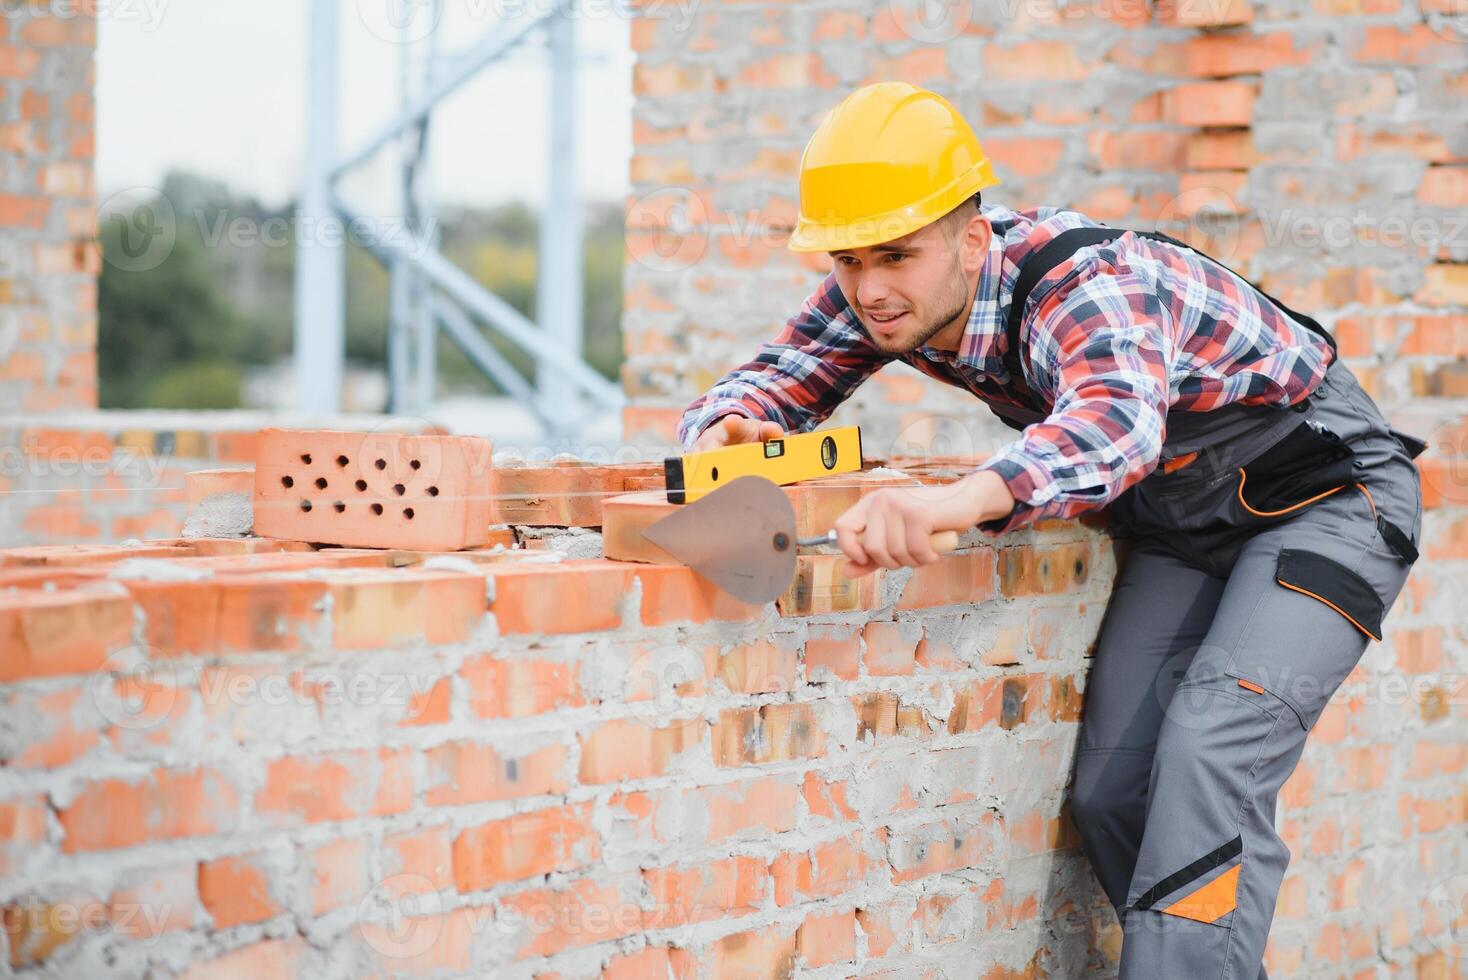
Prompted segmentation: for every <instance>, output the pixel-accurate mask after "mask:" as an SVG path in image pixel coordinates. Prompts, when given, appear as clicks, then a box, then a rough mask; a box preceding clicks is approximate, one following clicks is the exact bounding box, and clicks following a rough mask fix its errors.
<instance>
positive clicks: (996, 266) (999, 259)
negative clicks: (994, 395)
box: [916, 204, 1029, 381]
mask: <svg viewBox="0 0 1468 980" xmlns="http://www.w3.org/2000/svg"><path fill="white" fill-rule="evenodd" d="M981 211H982V213H983V215H984V216H985V217H986V218H988V219H989V224H990V227H991V228H992V229H993V232H994V233H993V234H992V235H991V236H990V237H989V254H988V255H986V256H985V257H984V266H983V268H982V269H981V270H980V271H979V286H978V289H977V290H975V292H974V304H973V307H972V308H971V309H970V310H969V314H968V324H967V325H966V326H965V327H964V329H963V336H962V337H960V338H959V341H958V351H957V352H956V353H955V352H950V351H946V350H939V349H937V348H935V347H930V346H928V345H927V344H924V345H922V346H920V347H918V348H917V350H916V353H920V354H922V355H923V356H924V357H926V358H928V359H929V360H933V361H952V360H955V359H956V360H959V361H962V362H963V363H964V364H966V365H967V366H969V367H971V368H973V369H974V370H975V371H978V372H980V373H982V374H985V375H989V376H991V377H994V378H996V379H998V380H1001V381H1002V380H1005V379H1007V378H1008V377H1009V371H1008V369H1007V368H1005V366H1004V354H1005V352H1006V351H1007V350H1008V349H1009V338H1008V335H1007V333H1006V327H1007V323H1008V314H1009V297H1010V296H1011V295H1013V293H1014V280H1015V273H1016V270H1017V268H1018V266H1017V265H1016V263H1015V262H1014V260H1013V259H1012V258H1010V250H1011V249H1012V248H1014V247H1015V245H1017V244H1019V243H1022V242H1023V241H1024V239H1025V236H1026V234H1027V233H1028V226H1029V222H1027V221H1025V220H1024V219H1023V218H1022V217H1021V216H1020V215H1019V214H1017V213H1015V212H1013V211H1011V210H1009V209H1008V208H1004V207H998V206H995V205H991V204H984V205H982V206H981Z"/></svg>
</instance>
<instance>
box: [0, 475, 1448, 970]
mask: <svg viewBox="0 0 1468 980" xmlns="http://www.w3.org/2000/svg"><path fill="white" fill-rule="evenodd" d="M886 462H887V463H888V465H889V466H891V465H896V466H901V467H903V468H905V469H907V470H909V471H910V472H912V473H914V474H915V475H917V476H918V478H919V479H922V480H923V481H924V482H936V483H943V482H947V481H949V480H952V479H954V478H956V476H957V472H956V471H957V470H959V469H962V465H958V464H963V465H968V466H971V465H972V461H962V460H949V461H947V462H946V463H922V462H920V461H916V460H906V461H899V460H895V459H894V460H887V461H886ZM950 464H953V465H950ZM654 469H655V468H654V467H650V466H642V467H641V468H640V469H639V468H637V467H630V468H629V467H585V466H580V467H578V466H575V465H573V464H569V463H566V464H555V465H545V466H540V467H527V468H521V469H518V470H517V471H515V472H514V473H511V471H509V470H501V471H498V472H497V473H496V475H495V480H496V482H497V486H498V491H497V492H499V493H509V492H513V493H514V494H515V499H514V500H513V501H510V500H501V501H499V505H500V507H501V512H500V513H499V515H498V516H499V517H505V516H507V515H509V514H513V515H514V516H515V519H516V520H523V521H525V522H527V523H529V524H534V523H537V522H543V523H547V524H550V523H575V524H594V523H596V522H600V524H601V525H602V529H603V531H604V535H605V541H606V544H607V550H608V553H611V552H612V550H613V547H614V546H615V547H616V548H618V549H622V548H625V547H627V543H626V541H627V540H630V538H629V536H628V535H626V534H625V533H621V532H619V530H618V527H617V526H616V525H617V524H618V522H626V521H635V520H636V519H637V515H636V514H634V513H632V512H633V511H634V510H636V509H637V506H644V507H645V506H649V505H653V504H655V500H654V499H653V498H656V497H658V496H660V494H659V492H658V491H656V490H653V491H647V492H642V493H639V494H634V495H626V496H621V495H619V494H620V491H621V490H622V489H625V488H627V487H630V486H635V485H640V484H639V482H638V481H645V480H647V479H650V476H649V474H650V473H652V471H653V470H654ZM893 479H896V478H895V477H891V476H887V475H883V474H878V473H869V474H863V475H862V476H861V477H859V478H850V479H848V478H831V480H829V481H820V482H818V483H814V484H805V485H802V486H800V487H797V488H792V489H791V491H790V492H791V494H792V503H793V504H794V505H795V506H796V507H797V511H798V513H799V514H801V515H804V516H803V518H802V519H803V520H805V521H806V522H807V523H811V524H812V525H814V524H815V523H819V522H820V521H822V520H828V519H829V514H830V513H832V512H836V511H839V510H842V509H844V508H845V507H846V506H849V504H850V502H851V494H852V493H853V492H860V488H861V486H862V485H865V486H866V487H867V488H870V487H875V486H880V485H884V484H885V483H886V482H890V481H891V480H893ZM853 487H856V490H855V491H854V490H853ZM588 488H603V489H604V490H605V492H606V493H607V494H609V495H612V496H608V498H607V502H606V503H605V506H604V507H603V508H602V511H601V513H600V515H598V514H596V513H595V508H594V507H592V508H588V505H587V503H586V499H585V498H584V496H582V495H581V494H584V493H585V492H587V490H588ZM564 493H576V494H578V495H577V496H575V497H574V498H567V499H574V500H575V501H576V502H575V506H574V512H573V511H571V510H567V509H566V508H565V507H563V506H561V501H560V498H558V495H559V494H564ZM649 494H650V496H649ZM1465 504H1468V495H1464V496H1459V497H1457V498H1449V497H1445V496H1444V495H1443V494H1442V493H1441V492H1438V491H1433V492H1430V493H1429V495H1428V507H1429V512H1428V518H1427V524H1426V527H1427V528H1428V541H1429V544H1428V547H1427V548H1426V555H1425V557H1424V558H1423V560H1422V561H1421V562H1420V563H1419V565H1418V566H1417V569H1416V570H1415V571H1414V573H1413V577H1412V579H1411V581H1410V582H1409V585H1408V588H1407V590H1406V591H1405V592H1404V594H1403V597H1402V598H1401V600H1400V601H1399V603H1398V606H1397V608H1396V609H1395V610H1394V611H1393V614H1392V616H1391V618H1390V624H1391V625H1390V628H1389V630H1388V633H1387V635H1386V638H1385V641H1384V642H1383V643H1381V644H1372V646H1371V647H1370V649H1369V650H1368V652H1367V654H1366V657H1365V659H1364V661H1363V663H1362V666H1361V668H1360V669H1359V670H1357V671H1356V672H1355V673H1354V674H1353V675H1352V676H1351V678H1350V679H1349V680H1348V681H1347V683H1346V685H1345V687H1344V688H1343V689H1342V693H1341V694H1340V695H1339V696H1338V697H1337V698H1336V699H1335V700H1334V701H1333V702H1332V704H1331V705H1330V706H1329V707H1328V708H1327V710H1326V712H1325V714H1324V716H1323V718H1322V720H1321V721H1320V723H1319V726H1318V728H1317V731H1316V733H1315V735H1314V737H1313V739H1312V741H1311V743H1310V747H1309V749H1308V751H1307V752H1306V754H1305V758H1304V760H1303V761H1302V762H1301V764H1300V768H1299V770H1298V772H1297V773H1296V775H1295V776H1294V778H1293V779H1292V780H1291V781H1290V782H1289V784H1288V785H1287V787H1286V789H1285V792H1284V795H1283V798H1282V812H1281V815H1280V820H1279V822H1280V827H1281V830H1282V833H1283V836H1284V838H1285V840H1286V842H1287V843H1288V845H1289V846H1290V848H1291V850H1292V851H1293V852H1294V855H1295V859H1294V863H1293V865H1292V867H1291V869H1290V872H1289V874H1288V876H1287V878H1286V880H1285V884H1284V889H1283V892H1282V895H1281V899H1280V904H1279V907H1278V910H1277V913H1276V923H1275V928H1274V935H1273V939H1272V941H1271V946H1270V950H1269V960H1268V962H1269V965H1270V969H1271V975H1272V976H1280V977H1307V976H1308V977H1325V976H1329V977H1347V976H1349V977H1353V978H1354V977H1374V978H1387V977H1400V976H1419V977H1431V978H1453V977H1462V976H1464V975H1465V964H1468V960H1465V959H1464V956H1465V954H1468V948H1465V947H1464V946H1463V944H1462V942H1461V937H1462V929H1461V926H1462V923H1461V920H1458V921H1457V922H1456V923H1455V921H1454V919H1453V916H1454V915H1455V914H1461V902H1462V899H1463V896H1464V893H1465V891H1468V879H1465V872H1468V840H1465V838H1468V835H1465V833H1464V829H1465V826H1468V794H1465V791H1464V786H1465V782H1468V747H1465V740H1464V739H1463V731H1464V723H1465V717H1468V698H1465V696H1464V690H1463V678H1464V676H1465V667H1468V656H1465V642H1464V637H1463V635H1462V630H1461V616H1460V615H1459V616H1455V613H1454V609H1461V588H1460V587H1459V586H1458V584H1457V583H1459V582H1461V581H1462V580H1463V571H1464V569H1463V566H1464V564H1465V561H1468V507H1465ZM634 505H636V506H634ZM663 506H668V505H663ZM626 526H627V525H625V524H624V525H623V528H622V530H623V531H625V528H626ZM509 530H513V532H514V533H513V534H505V533H500V532H497V533H496V535H495V538H494V539H493V540H495V541H497V542H498V546H495V547H485V548H479V549H474V550H469V551H461V552H456V553H454V554H453V555H451V556H445V555H433V554H429V553H424V552H415V551H411V550H402V549H396V550H368V549H349V548H323V547H317V546H312V545H309V544H306V543H303V542H292V541H272V540H265V539H259V538H244V539H208V538H205V539H191V540H180V539H168V540H155V541H148V542H143V543H140V544H133V545H128V546H121V547H119V546H105V545H83V546H70V547H67V546H52V547H43V548H29V549H26V548H20V549H11V550H9V551H0V637H4V638H5V640H6V642H5V643H3V644H0V882H3V884H0V920H3V924H4V930H3V933H0V961H8V962H9V964H10V966H11V969H13V970H15V971H16V972H17V974H18V975H20V976H32V975H37V976H39V975H42V974H43V973H44V974H45V975H66V976H89V975H103V974H105V975H108V976H117V977H143V976H149V977H159V976H174V975H181V976H187V977H205V976H236V975H238V976H250V977H301V978H304V977H316V976H323V975H340V976H361V975H369V974H372V975H385V974H388V973H392V974H394V975H397V974H402V975H424V974H427V973H429V972H431V971H434V970H440V971H443V973H442V975H449V976H486V975H494V976H503V977H519V978H530V977H559V978H586V980H589V978H600V977H608V978H633V977H637V978H640V977H649V976H657V977H663V976H675V977H680V978H694V977H699V978H707V980H713V978H733V977H784V976H791V975H800V976H812V977H839V976H858V975H859V976H872V977H875V976H904V977H906V976H930V975H931V976H949V975H953V973H952V971H953V968H954V967H955V966H956V965H961V966H962V969H963V975H964V976H975V977H983V978H987V980H1006V978H1011V980H1012V978H1019V977H1042V976H1060V977H1078V976H1104V975H1108V974H1110V973H1114V971H1115V968H1116V960H1117V954H1118V951H1119V941H1120V936H1119V933H1118V928H1117V925H1116V919H1115V916H1114V915H1113V914H1112V912H1111V910H1110V908H1109V906H1107V905H1106V902H1105V898H1104V896H1103V895H1102V894H1101V892H1100V890H1099V887H1098V886H1097V885H1096V883H1095V881H1094V880H1093V878H1092V877H1091V875H1090V872H1089V870H1088V868H1087V866H1086V863H1085V859H1084V857H1083V856H1082V854H1081V852H1080V850H1079V847H1078V843H1077V840H1076V838H1075V834H1074V830H1073V828H1072V826H1071V824H1070V821H1069V816H1068V814H1067V812H1066V805H1065V787H1066V785H1067V783H1068V780H1069V773H1070V768H1071V762H1072V756H1073V753H1074V747H1075V741H1076V736H1077V731H1078V719H1079V716H1080V711H1081V707H1082V702H1083V698H1084V691H1085V687H1086V675H1087V670H1088V668H1089V659H1088V657H1089V654H1090V651H1091V647H1092V644H1093V643H1094V639H1095V636H1096V632H1097V628H1098V625H1099V622H1100V617H1101V614H1102V610H1103V609H1104V606H1105V601H1106V598H1107V595H1108V592H1109V589H1110V585H1111V582H1112V580H1113V576H1114V572H1115V568H1116V564H1117V561H1118V555H1117V553H1116V547H1115V545H1114V544H1113V542H1112V541H1111V539H1110V538H1109V537H1108V536H1107V535H1106V534H1105V533H1104V531H1102V530H1098V529H1097V528H1096V527H1093V526H1087V525H1084V524H1079V523H1069V524H1067V523H1062V522H1049V524H1048V525H1047V526H1045V527H1043V528H1038V529H1030V530H1025V531H1021V532H1016V533H1013V534H1011V535H1008V536H1006V537H1005V538H1003V539H1002V540H998V541H993V540H988V539H984V538H982V537H981V536H980V535H977V534H971V535H969V536H967V537H965V538H964V539H963V540H962V541H961V547H960V549H959V550H958V551H956V552H954V553H952V554H950V555H947V556H945V557H944V558H943V559H942V561H941V562H940V563H939V564H937V565H935V566H930V567H927V568H924V569H922V570H920V571H917V572H913V571H911V570H902V571H900V572H892V573H885V572H884V573H880V577H879V578H877V579H863V580H861V581H860V582H859V583H851V582H847V581H846V580H844V579H843V578H841V577H840V575H839V574H838V569H839V566H840V563H841V562H843V561H844V558H842V557H841V556H840V555H830V554H827V555H821V554H805V555H802V556H801V557H800V559H799V564H798V567H797V575H796V580H795V582H794V583H792V586H791V589H790V591H789V592H787V593H786V595H784V596H782V597H781V598H780V599H778V600H777V601H776V602H775V603H773V604H768V605H765V606H751V605H745V604H743V603H740V602H738V601H735V600H733V599H731V598H730V597H728V596H727V595H725V594H723V593H719V592H717V591H715V590H713V589H712V588H711V587H710V586H709V584H708V583H707V582H705V581H704V580H702V579H700V578H699V577H698V576H697V575H695V574H694V573H693V572H691V571H690V570H689V569H688V568H686V567H683V566H680V565H671V564H647V563H639V562H633V561H613V560H608V559H606V558H584V559H573V558H570V557H568V555H567V554H566V553H564V552H563V551H561V550H559V549H560V546H559V545H556V544H554V543H552V544H551V546H549V547H546V541H545V540H544V539H537V538H533V537H531V535H532V534H533V533H534V532H544V531H547V530H549V529H548V528H528V527H520V528H514V529H507V528H502V529H501V531H502V532H504V531H509ZM802 533H804V532H802ZM578 534H579V535H580V537H578V539H577V540H578V541H579V542H580V543H583V544H584V543H586V541H587V540H588V537H587V532H586V531H585V530H581V531H579V532H578ZM590 537H591V538H594V537H595V536H594V535H591V536H590ZM624 539H626V540H624ZM516 541H519V542H520V543H522V544H539V545H541V546H542V547H540V548H539V549H536V550H531V549H529V548H519V547H515V548H506V547H505V545H507V544H509V543H512V542H516ZM619 553H620V551H619ZM663 560H666V558H663ZM1455 903H1459V904H1455ZM1455 930H1456V931H1455ZM670 971H671V972H670ZM940 971H942V972H940Z"/></svg>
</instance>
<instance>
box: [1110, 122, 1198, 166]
mask: <svg viewBox="0 0 1468 980" xmlns="http://www.w3.org/2000/svg"><path fill="white" fill-rule="evenodd" d="M1188 139H1189V134H1188V133H1182V132H1168V131H1162V132H1140V133H1139V132H1097V133H1093V134H1091V137H1090V138H1089V140H1088V141H1087V144H1088V146H1089V147H1090V150H1091V152H1092V153H1094V154H1095V155H1096V159H1097V161H1098V162H1099V163H1100V164H1101V168H1102V169H1103V170H1147V171H1162V172H1164V173H1171V172H1173V171H1177V170H1181V169H1182V167H1183V159H1184V156H1185V154H1186V151H1187V147H1188Z"/></svg>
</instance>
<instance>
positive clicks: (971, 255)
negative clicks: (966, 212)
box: [959, 213, 994, 273]
mask: <svg viewBox="0 0 1468 980" xmlns="http://www.w3.org/2000/svg"><path fill="white" fill-rule="evenodd" d="M993 237H994V229H993V228H992V227H991V226H990V224H989V219H988V218H986V217H984V216H983V214H982V213H975V214H974V215H973V217H971V218H969V219H968V222H967V224H965V225H964V228H963V234H962V235H961V236H960V237H959V247H960V248H961V249H962V250H963V269H964V271H965V272H968V273H976V272H978V271H979V270H980V269H982V268H983V267H984V260H985V259H986V258H988V256H989V241H990V239H992V238H993Z"/></svg>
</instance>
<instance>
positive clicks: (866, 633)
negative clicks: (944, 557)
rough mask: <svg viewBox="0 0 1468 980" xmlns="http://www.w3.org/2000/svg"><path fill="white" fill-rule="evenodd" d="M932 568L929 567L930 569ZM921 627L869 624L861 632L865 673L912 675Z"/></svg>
mask: <svg viewBox="0 0 1468 980" xmlns="http://www.w3.org/2000/svg"><path fill="white" fill-rule="evenodd" d="M929 567H931V566H929ZM922 635H923V628H922V625H921V624H919V623H909V622H881V621H878V622H871V623H867V624H866V626H865V627H864V628H863V629H862V640H863V642H864V643H865V644H866V654H865V656H864V657H863V659H864V660H865V661H866V665H867V673H868V674H874V675H894V674H911V673H912V668H913V662H914V656H915V654H916V652H917V645H918V641H919V640H921V639H922Z"/></svg>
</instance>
